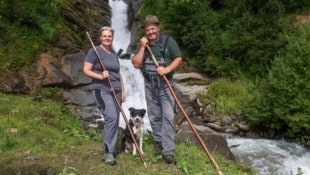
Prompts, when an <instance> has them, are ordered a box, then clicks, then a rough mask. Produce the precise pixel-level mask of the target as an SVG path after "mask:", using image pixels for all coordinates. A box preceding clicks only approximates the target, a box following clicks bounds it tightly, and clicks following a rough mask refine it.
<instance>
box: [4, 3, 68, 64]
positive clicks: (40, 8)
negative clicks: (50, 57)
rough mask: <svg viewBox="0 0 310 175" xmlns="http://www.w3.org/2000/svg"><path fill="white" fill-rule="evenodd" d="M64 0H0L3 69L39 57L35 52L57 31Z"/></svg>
mask: <svg viewBox="0 0 310 175" xmlns="http://www.w3.org/2000/svg"><path fill="white" fill-rule="evenodd" d="M61 3H62V0H37V1H27V0H4V1H1V6H0V29H1V31H2V32H1V33H0V43H1V44H0V51H1V52H0V53H1V54H0V70H3V69H6V68H7V67H13V68H17V69H19V68H24V67H26V66H29V65H30V64H31V63H33V62H34V61H35V60H36V59H37V58H36V56H37V55H36V54H37V53H39V52H40V51H42V50H44V48H46V47H47V45H48V44H47V43H48V42H50V41H51V40H52V39H53V38H54V37H55V36H56V34H57V27H58V26H59V25H60V24H61V18H60V16H59V7H60V5H61ZM4 43H5V44H4Z"/></svg>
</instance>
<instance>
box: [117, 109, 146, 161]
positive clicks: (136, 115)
mask: <svg viewBox="0 0 310 175" xmlns="http://www.w3.org/2000/svg"><path fill="white" fill-rule="evenodd" d="M129 112H130V119H129V125H130V127H131V129H132V132H133V134H134V136H135V139H136V142H137V143H138V144H139V148H140V150H141V153H142V154H144V152H143V150H142V142H143V128H144V127H143V117H144V116H145V113H146V110H145V109H135V108H133V107H130V108H129ZM122 145H123V149H124V150H125V152H126V153H128V152H129V150H131V149H132V155H136V154H137V148H136V146H135V144H134V141H133V140H132V138H131V135H130V131H129V129H128V128H127V127H126V129H125V130H124V136H123V139H122Z"/></svg>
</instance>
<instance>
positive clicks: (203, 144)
mask: <svg viewBox="0 0 310 175" xmlns="http://www.w3.org/2000/svg"><path fill="white" fill-rule="evenodd" d="M146 48H147V50H148V51H149V53H150V55H151V57H152V60H153V62H154V64H155V66H156V67H159V64H158V62H157V60H156V58H155V56H154V54H153V52H152V50H151V49H150V46H149V45H146ZM162 77H163V79H164V81H165V83H166V84H167V86H168V88H169V90H170V92H171V94H172V96H173V97H174V99H175V101H176V102H177V105H178V107H179V108H180V109H181V111H182V113H183V115H184V116H185V118H186V120H187V122H188V123H189V126H190V127H191V128H192V130H193V132H194V134H195V136H196V137H197V139H198V140H199V142H200V144H201V146H202V147H203V149H204V151H205V152H206V154H207V156H208V157H209V159H210V160H211V163H212V164H213V166H214V168H215V170H216V171H217V173H218V174H219V175H223V172H222V171H221V170H220V168H219V166H218V165H217V163H216V161H215V160H214V158H213V157H212V155H211V154H210V152H209V151H208V149H207V147H206V145H205V143H204V142H203V140H202V139H201V137H200V135H199V134H198V132H197V130H196V129H195V128H194V126H193V123H192V121H191V120H190V118H189V117H188V115H187V114H186V112H185V110H184V108H183V107H182V105H181V103H180V101H179V100H178V97H177V96H176V95H175V92H174V90H173V89H172V87H171V85H170V82H169V80H168V79H167V77H166V76H165V75H162Z"/></svg>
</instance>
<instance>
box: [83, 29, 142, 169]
mask: <svg viewBox="0 0 310 175" xmlns="http://www.w3.org/2000/svg"><path fill="white" fill-rule="evenodd" d="M86 35H87V37H88V39H89V41H90V43H91V45H92V48H93V49H94V51H95V53H96V56H97V59H98V61H99V63H100V66H101V68H102V70H106V68H105V67H104V64H103V62H102V60H101V59H100V56H99V54H98V52H97V49H96V47H95V45H94V43H93V41H92V39H91V37H90V35H89V33H88V32H86ZM108 81H109V84H110V86H111V90H112V93H113V97H114V100H115V102H116V103H117V106H118V108H119V109H120V111H121V113H122V116H123V118H124V120H125V123H126V126H127V128H128V129H129V132H130V136H131V139H132V140H133V142H134V144H135V146H136V148H137V150H138V153H139V156H140V158H141V161H142V163H143V164H144V166H145V167H147V166H146V162H145V160H144V157H143V155H142V152H141V149H140V147H139V145H138V143H137V141H136V139H135V136H134V134H133V131H132V128H131V127H130V125H129V122H128V119H127V117H126V115H125V112H124V110H123V108H122V106H121V104H120V103H119V102H118V100H117V97H116V93H115V91H114V88H113V85H112V82H111V80H110V78H109V77H108Z"/></svg>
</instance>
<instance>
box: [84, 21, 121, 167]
mask: <svg viewBox="0 0 310 175" xmlns="http://www.w3.org/2000/svg"><path fill="white" fill-rule="evenodd" d="M113 37H114V30H113V29H112V28H111V27H102V28H101V29H100V30H99V38H100V42H101V44H100V45H98V46H96V50H97V53H98V55H99V57H100V59H101V60H102V63H103V64H104V65H103V66H104V68H105V70H103V68H102V67H101V63H100V62H99V61H98V58H97V54H96V53H95V51H94V49H89V51H88V53H87V55H86V57H85V62H84V68H83V71H84V74H85V75H86V76H88V77H90V78H91V79H92V85H91V89H92V93H93V96H94V99H95V102H96V104H97V106H98V108H99V110H100V112H101V113H102V115H103V117H104V121H105V122H104V129H103V159H104V161H105V162H106V163H107V164H109V165H115V164H116V160H115V158H114V155H113V154H114V153H115V151H116V143H117V135H118V126H119V115H120V109H119V106H118V104H117V103H119V104H120V105H121V102H123V101H124V100H125V98H126V97H125V91H124V85H123V81H122V77H121V73H120V64H119V60H118V56H117V54H116V53H115V52H114V50H113V49H112V42H113ZM109 80H110V81H109ZM111 84H112V87H111ZM112 90H114V92H115V96H114V94H113V91H112ZM115 97H116V99H117V102H116V101H115Z"/></svg>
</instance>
